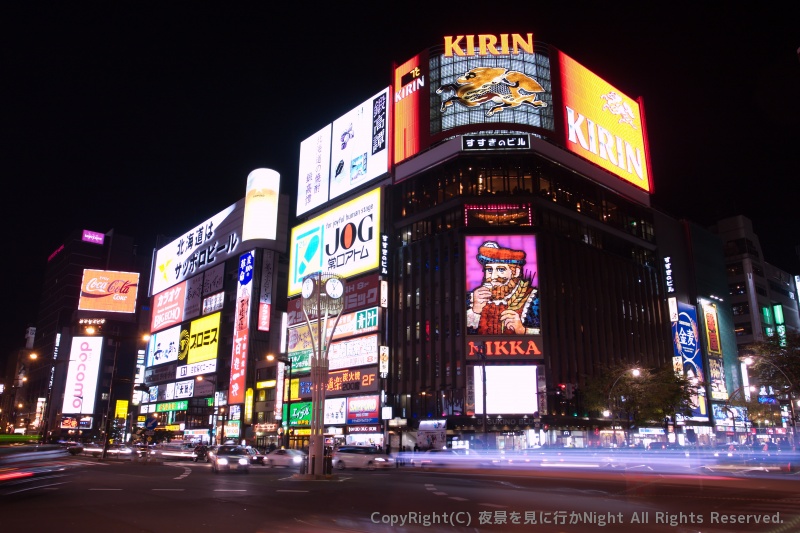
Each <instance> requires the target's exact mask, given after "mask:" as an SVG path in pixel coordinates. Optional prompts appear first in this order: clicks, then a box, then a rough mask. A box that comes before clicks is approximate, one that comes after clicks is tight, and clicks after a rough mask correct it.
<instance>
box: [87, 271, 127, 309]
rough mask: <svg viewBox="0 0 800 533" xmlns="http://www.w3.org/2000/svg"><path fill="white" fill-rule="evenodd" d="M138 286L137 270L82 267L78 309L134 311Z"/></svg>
mask: <svg viewBox="0 0 800 533" xmlns="http://www.w3.org/2000/svg"><path fill="white" fill-rule="evenodd" d="M138 288H139V274H138V273H137V272H116V271H113V270H92V269H89V268H87V269H84V271H83V280H82V281H81V294H80V299H79V300H78V309H80V310H83V311H106V312H109V313H135V312H136V295H137V292H138Z"/></svg>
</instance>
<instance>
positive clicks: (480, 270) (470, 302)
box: [464, 235, 541, 336]
mask: <svg viewBox="0 0 800 533" xmlns="http://www.w3.org/2000/svg"><path fill="white" fill-rule="evenodd" d="M464 256H465V265H466V282H467V286H466V287H465V290H466V301H467V334H468V335H504V336H515V335H539V334H540V332H541V329H540V328H541V316H540V312H539V278H538V269H537V264H536V237H535V236H533V235H502V236H500V235H488V236H487V235H478V236H468V237H465V241H464Z"/></svg>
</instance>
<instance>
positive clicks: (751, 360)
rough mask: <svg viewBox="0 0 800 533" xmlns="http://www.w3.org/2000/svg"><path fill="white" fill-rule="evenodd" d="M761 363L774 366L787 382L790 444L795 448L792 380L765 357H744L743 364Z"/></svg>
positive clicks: (795, 431) (795, 421)
mask: <svg viewBox="0 0 800 533" xmlns="http://www.w3.org/2000/svg"><path fill="white" fill-rule="evenodd" d="M761 363H763V364H765V365H769V366H771V367H772V368H774V369H775V370H777V371H778V372H780V373H781V375H782V376H783V378H784V379H785V380H786V383H788V384H789V390H788V392H787V393H786V395H787V396H788V397H789V415H790V416H791V417H792V420H791V426H792V446H793V447H795V448H796V447H797V418H796V416H795V412H794V399H793V398H792V392H794V390H795V385H794V383H793V382H792V380H791V379H789V376H787V375H786V372H784V371H783V369H782V368H781V367H779V366H778V365H776V364H775V363H773V362H772V361H770V360H769V359H766V358H764V357H760V356H757V355H748V356H747V357H745V358H744V364H745V365H747V366H752V365H754V364H761Z"/></svg>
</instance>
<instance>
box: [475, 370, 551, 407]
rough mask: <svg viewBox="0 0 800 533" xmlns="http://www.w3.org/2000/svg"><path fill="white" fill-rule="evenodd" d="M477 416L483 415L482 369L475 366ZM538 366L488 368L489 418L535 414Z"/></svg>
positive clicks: (487, 395)
mask: <svg viewBox="0 0 800 533" xmlns="http://www.w3.org/2000/svg"><path fill="white" fill-rule="evenodd" d="M472 368H473V372H474V383H475V414H479V415H482V414H483V368H482V366H481V365H474V366H473V367H472ZM536 390H537V381H536V366H535V365H526V366H518V365H515V366H508V365H506V366H498V365H486V414H487V415H514V414H533V413H535V412H536V411H538V410H539V407H538V402H537V398H536Z"/></svg>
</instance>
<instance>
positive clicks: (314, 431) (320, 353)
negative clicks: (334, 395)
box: [302, 272, 344, 478]
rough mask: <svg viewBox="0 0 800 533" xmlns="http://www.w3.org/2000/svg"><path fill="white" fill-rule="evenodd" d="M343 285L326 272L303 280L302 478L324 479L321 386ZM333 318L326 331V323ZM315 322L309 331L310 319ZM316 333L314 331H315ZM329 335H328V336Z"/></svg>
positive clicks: (322, 398) (336, 323) (341, 307)
mask: <svg viewBox="0 0 800 533" xmlns="http://www.w3.org/2000/svg"><path fill="white" fill-rule="evenodd" d="M342 296H344V284H343V283H342V280H341V278H340V277H339V276H338V275H336V274H333V273H330V272H315V273H313V274H309V275H308V276H306V278H305V279H304V280H303V284H302V297H303V314H304V315H305V318H306V325H307V326H308V331H309V334H310V335H311V346H312V351H313V356H312V358H311V405H312V409H311V438H310V442H309V447H308V448H309V449H308V452H309V453H308V455H309V458H308V459H309V461H308V470H307V471H306V474H308V475H311V476H312V477H314V478H318V477H321V476H324V475H325V474H329V473H330V472H326V461H325V435H324V428H325V385H326V383H327V380H328V351H329V350H330V341H331V339H332V338H333V332H334V331H336V326H337V325H338V323H339V318H340V317H341V314H342V309H344V299H343V298H342ZM332 317H335V318H336V320H335V322H334V324H333V327H332V328H330V330H329V329H328V319H329V318H332ZM312 318H314V319H315V323H314V327H312V324H311V319H312ZM315 330H316V331H315ZM328 332H330V333H328Z"/></svg>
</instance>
